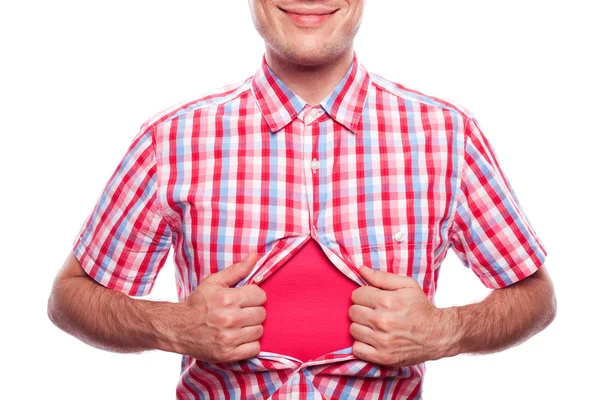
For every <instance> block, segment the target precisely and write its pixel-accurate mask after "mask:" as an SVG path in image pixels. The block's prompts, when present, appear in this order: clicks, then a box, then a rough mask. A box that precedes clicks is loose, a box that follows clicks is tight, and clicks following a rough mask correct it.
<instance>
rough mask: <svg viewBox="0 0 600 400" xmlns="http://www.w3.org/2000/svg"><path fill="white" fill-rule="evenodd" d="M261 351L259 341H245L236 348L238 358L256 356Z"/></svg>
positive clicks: (235, 352) (236, 357) (243, 358)
mask: <svg viewBox="0 0 600 400" xmlns="http://www.w3.org/2000/svg"><path fill="white" fill-rule="evenodd" d="M258 353H260V343H258V340H257V341H254V342H249V343H243V344H240V345H239V346H237V347H236V348H235V351H234V354H235V359H236V360H245V359H247V358H252V357H256V356H257V355H258Z"/></svg>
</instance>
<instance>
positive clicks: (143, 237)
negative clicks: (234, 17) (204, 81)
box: [48, 0, 556, 399]
mask: <svg viewBox="0 0 600 400" xmlns="http://www.w3.org/2000/svg"><path fill="white" fill-rule="evenodd" d="M363 7H364V1H362V0H345V1H342V0H339V1H338V0H331V1H291V0H288V1H286V0H281V1H269V0H252V1H250V9H251V12H252V16H253V20H254V23H255V26H256V28H257V30H258V32H259V33H260V35H261V36H262V37H263V38H264V40H265V57H264V59H263V64H262V66H261V67H260V68H259V69H258V71H257V72H256V74H255V75H254V76H253V77H251V78H249V79H247V80H246V81H244V82H242V83H240V84H235V85H231V86H228V87H226V88H223V89H221V90H218V91H216V92H215V93H213V94H211V95H210V96H206V97H203V98H201V99H197V100H194V101H192V102H186V103H183V104H179V105H176V106H174V107H172V108H170V109H168V110H164V111H162V112H160V113H159V114H157V115H156V116H154V117H152V118H150V119H149V120H148V121H147V122H146V123H144V124H143V125H142V127H141V129H140V132H139V134H138V135H137V137H136V138H135V140H134V141H133V143H132V145H131V146H130V148H129V151H128V152H127V154H126V156H125V157H124V158H123V161H122V162H121V164H120V165H119V166H118V168H117V170H116V171H115V173H114V174H113V176H112V177H111V179H110V181H109V183H108V184H107V186H106V188H105V190H104V192H103V194H102V196H101V197H100V199H99V201H98V204H97V205H96V207H95V209H94V211H93V212H92V213H91V215H90V216H89V218H88V219H87V221H86V222H85V224H84V225H83V227H82V230H81V232H80V234H79V235H78V237H77V239H76V241H75V244H74V248H73V254H71V255H69V257H68V258H67V260H66V262H65V265H64V267H63V269H62V270H61V271H60V272H59V275H58V276H57V278H56V281H55V284H54V287H53V290H52V293H51V296H50V300H49V306H48V309H49V315H50V318H51V319H52V320H53V322H54V323H55V324H56V325H57V326H59V327H60V328H62V329H63V330H65V331H67V332H68V333H70V334H73V335H75V336H76V337H78V338H80V339H81V340H83V341H85V342H87V343H89V344H91V345H93V346H96V347H99V348H104V349H108V350H111V351H119V352H138V351H143V350H150V349H160V350H164V351H170V352H176V353H179V354H182V355H183V360H182V370H181V373H182V374H181V378H180V381H179V384H178V387H177V398H179V399H194V398H196V399H199V398H273V399H276V398H280V399H283V398H310V399H313V398H314V399H320V398H326V399H329V398H333V399H338V398H343V399H354V398H356V399H362V398H382V399H384V398H389V399H392V398H394V399H397V398H399V399H417V398H420V397H421V392H422V379H423V374H424V371H425V369H424V364H423V363H424V362H425V361H427V360H435V359H440V358H442V357H450V356H454V355H457V354H461V353H486V352H493V351H499V350H502V349H505V348H507V347H509V346H513V345H515V344H517V343H520V342H522V341H524V340H526V339H527V338H529V337H531V336H532V335H533V334H535V333H537V332H539V331H540V330H542V329H543V328H544V327H545V326H547V325H548V324H549V323H550V322H551V321H552V319H553V318H554V315H555V310H556V300H555V298H554V293H553V289H552V284H551V281H550V278H549V276H548V273H547V271H546V269H545V267H544V265H543V263H544V261H545V257H546V254H547V253H546V250H545V248H544V246H543V244H542V242H541V241H540V239H539V238H538V236H537V235H536V233H535V231H534V230H533V227H532V226H531V224H530V223H529V221H528V219H527V218H526V216H525V215H524V213H523V211H522V210H521V209H520V206H519V203H518V200H517V197H516V195H515V194H514V192H513V191H512V188H511V187H510V184H509V182H508V180H507V179H506V177H505V176H504V174H503V173H502V170H501V169H500V166H499V165H498V162H497V158H496V155H495V153H494V151H493V150H492V147H491V145H490V143H489V142H488V141H487V139H486V138H485V136H484V135H483V133H482V132H481V131H480V129H479V127H478V125H477V122H476V120H475V119H474V117H473V116H472V115H470V113H468V111H466V110H462V109H460V108H459V107H457V106H455V105H453V104H450V103H448V102H444V101H442V100H440V99H437V98H434V97H431V96H427V95H424V94H421V93H418V92H416V91H413V90H410V89H407V88H405V87H403V86H401V85H399V84H395V83H392V82H389V81H387V80H385V79H383V78H382V77H379V76H376V75H374V74H369V73H368V71H366V70H365V69H364V68H363V67H362V65H360V63H359V62H358V60H357V57H356V54H355V53H354V51H353V39H354V36H355V34H356V32H357V31H358V28H359V25H360V21H361V17H362V13H363ZM171 246H173V248H174V253H175V254H174V260H175V264H176V275H177V289H178V296H179V299H180V302H179V303H167V302H153V301H145V300H141V299H134V298H131V297H129V296H143V295H146V294H148V293H149V292H150V290H151V289H152V285H153V283H154V280H155V278H156V276H157V274H158V273H159V271H160V269H161V267H162V265H163V264H164V262H165V259H166V256H167V254H168V252H169V251H170V248H171ZM310 246H313V247H310ZM315 246H317V247H315ZM450 247H451V248H452V249H453V250H454V251H455V253H456V254H457V255H458V256H459V257H460V259H461V260H462V261H463V263H464V264H465V265H466V266H468V267H470V268H471V269H472V270H473V271H474V272H475V273H476V274H477V276H478V277H479V278H480V280H481V281H482V282H483V283H484V284H485V285H486V286H487V287H489V288H492V289H495V290H493V291H492V292H491V293H490V295H489V296H488V297H487V298H486V299H484V300H483V301H481V302H479V303H476V304H471V305H467V306H462V307H451V308H444V309H442V308H437V307H435V306H434V305H433V298H434V294H435V290H436V283H437V277H438V272H439V267H440V265H441V263H442V261H443V259H444V258H445V255H446V253H447V251H448V249H449V248H450ZM319 257H321V258H319ZM307 260H308V261H307ZM295 262H296V264H294V263H295ZM313 263H314V264H315V265H316V266H317V268H312V267H314V266H315V265H311V264H313ZM329 267H331V268H329ZM307 274H314V275H311V276H313V277H314V279H312V280H310V279H309V280H306V279H305V278H306V275H307ZM292 292H293V293H294V294H293V295H287V296H286V293H287V294H289V293H292ZM332 293H334V294H333V295H332ZM303 294H308V295H306V296H303ZM128 295H129V296H128ZM302 296H303V297H302ZM339 299H342V300H343V301H346V300H347V304H346V308H345V309H342V307H344V304H345V303H344V302H343V301H342V302H341V303H337V302H336V301H337V300H339ZM278 307H280V308H278ZM340 315H343V316H344V317H347V318H345V319H343V318H342V319H340V318H339V317H340ZM269 321H270V322H269ZM273 321H276V322H273ZM298 321H300V323H298ZM269 324H270V325H269ZM344 324H346V325H344ZM289 326H294V329H292V330H288V331H286V329H287V327H289ZM331 326H333V329H330V328H331ZM340 327H342V328H343V329H346V331H345V332H341V331H340V329H341V328H340ZM344 335H347V336H344ZM348 337H349V338H351V341H350V344H349V343H348V340H347V339H348ZM319 342H322V343H319ZM319 344H324V346H323V347H322V348H320V349H319V350H318V351H316V352H310V350H311V349H312V348H313V347H316V346H318V345H319ZM294 346H295V347H294ZM296 351H297V352H298V353H295V352H296Z"/></svg>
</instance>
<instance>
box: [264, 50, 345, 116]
mask: <svg viewBox="0 0 600 400" xmlns="http://www.w3.org/2000/svg"><path fill="white" fill-rule="evenodd" d="M353 57H354V50H353V49H352V48H350V49H349V50H348V51H346V52H345V53H343V54H342V55H341V56H340V57H338V58H336V59H334V60H331V61H329V62H327V63H325V64H322V65H301V64H296V63H293V62H290V61H289V60H285V59H283V58H282V57H280V56H279V55H278V54H276V53H275V52H274V51H272V50H269V48H267V50H266V52H265V59H266V60H267V65H269V68H271V70H272V71H273V72H274V73H275V75H276V76H277V78H279V79H280V80H281V81H282V82H283V83H285V85H286V86H287V87H289V88H290V89H291V90H292V91H293V92H294V93H295V94H296V95H298V96H300V97H301V98H302V99H303V100H305V101H306V102H307V103H308V104H310V105H317V104H319V103H320V102H321V101H323V100H324V99H325V98H326V97H327V96H328V95H329V94H330V93H331V91H332V90H333V89H334V88H335V87H336V86H337V84H338V83H340V81H341V80H342V78H343V77H344V75H346V72H348V68H350V65H351V64H352V60H353Z"/></svg>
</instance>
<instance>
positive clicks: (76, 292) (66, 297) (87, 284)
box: [48, 276, 178, 353]
mask: <svg viewBox="0 0 600 400" xmlns="http://www.w3.org/2000/svg"><path fill="white" fill-rule="evenodd" d="M177 308H178V304H177V303H170V302H158V301H148V300H141V299H133V298H130V297H129V296H127V295H125V294H123V293H121V292H118V291H115V290H110V289H107V288H105V287H103V286H101V285H100V284H98V283H96V282H95V281H93V280H92V279H91V278H89V277H86V276H81V277H72V278H69V279H64V280H62V281H60V282H56V283H55V286H54V288H53V291H52V294H51V296H50V299H49V303H48V313H49V316H50V319H51V320H52V322H54V324H55V325H56V326H58V327H59V328H61V329H62V330H64V331H65V332H67V333H69V334H71V335H73V336H75V337H77V338H79V339H80V340H82V341H83V342H85V343H87V344H89V345H91V346H94V347H97V348H101V349H104V350H109V351H114V352H121V353H130V352H141V351H144V350H152V349H161V350H169V343H170V342H171V341H172V340H171V339H172V336H173V332H174V331H175V329H176V324H177V322H176V316H177Z"/></svg>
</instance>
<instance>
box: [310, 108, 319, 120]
mask: <svg viewBox="0 0 600 400" xmlns="http://www.w3.org/2000/svg"><path fill="white" fill-rule="evenodd" d="M319 114H321V112H320V111H319V110H318V109H317V108H313V109H312V110H310V115H312V116H313V117H315V118H316V117H318V116H319Z"/></svg>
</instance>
